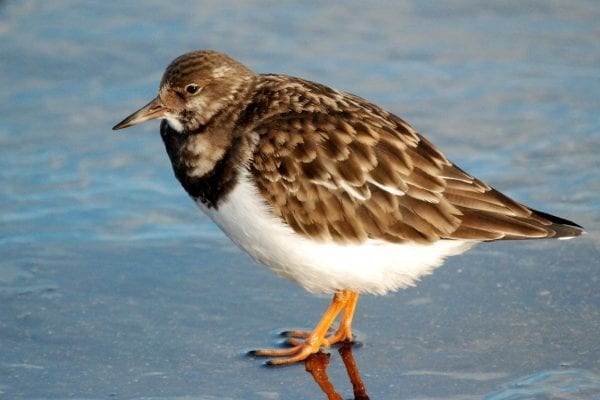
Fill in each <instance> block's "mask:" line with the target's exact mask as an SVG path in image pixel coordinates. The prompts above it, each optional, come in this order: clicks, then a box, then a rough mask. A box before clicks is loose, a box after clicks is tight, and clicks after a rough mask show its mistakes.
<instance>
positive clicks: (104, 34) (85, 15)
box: [0, 0, 600, 400]
mask: <svg viewBox="0 0 600 400" xmlns="http://www.w3.org/2000/svg"><path fill="white" fill-rule="evenodd" d="M598 20H600V6H599V4H598V3H597V2H596V1H592V0H590V1H585V0H580V1H568V2H567V1H564V2H561V1H553V2H547V1H525V2H522V1H504V2H478V1H469V0H457V1H453V2H447V3H439V2H421V1H402V2H386V1H374V2H362V1H345V2H320V1H305V2H297V3H296V2H290V3H286V2H279V1H248V2H243V3H241V2H232V1H222V0H219V1H180V2H177V3H168V2H163V1H144V2H102V1H88V2H79V1H68V0H55V1H52V2H41V1H0V54H1V60H0V118H1V121H2V124H1V125H0V398H6V399H73V398H77V399H105V398H107V399H148V398H152V399H237V398H244V399H307V398H311V399H313V398H314V399H319V398H325V395H324V394H323V393H322V392H321V390H320V388H319V387H318V386H317V385H316V384H315V383H314V381H313V379H312V378H311V376H310V375H308V374H307V373H306V372H305V369H304V366H303V365H295V366H291V367H286V368H278V369H273V368H264V367H262V364H261V363H262V360H257V359H253V358H251V357H246V356H245V355H244V353H245V352H246V351H247V350H250V349H253V348H260V347H269V346H273V345H274V344H276V343H277V341H279V340H280V338H279V337H278V336H277V333H278V332H280V331H283V330H286V329H292V328H310V327H311V325H310V324H312V323H313V322H314V321H316V320H317V318H318V316H319V315H320V314H321V312H322V311H323V310H324V307H325V306H326V304H327V303H328V302H329V298H328V297H319V296H314V295H311V294H309V293H306V292H304V291H303V290H302V289H301V288H300V287H298V286H296V285H295V284H293V283H291V282H288V281H284V280H282V279H279V278H277V277H276V276H274V275H273V274H272V273H271V272H270V271H268V270H267V269H266V268H264V267H261V266H258V265H255V264H254V262H253V261H252V260H250V259H249V258H248V257H247V256H246V255H245V254H243V253H242V252H241V251H240V250H238V249H237V248H236V247H235V246H234V245H233V244H232V243H231V242H230V241H229V240H228V239H227V238H226V237H225V236H224V235H223V234H222V233H221V232H220V231H219V230H218V229H217V228H216V227H215V226H214V225H213V224H212V223H211V222H210V221H209V220H208V219H207V218H206V217H204V216H203V215H202V214H201V213H200V212H199V211H198V210H197V209H196V207H195V205H194V204H193V202H192V201H190V200H189V198H188V197H187V195H186V194H185V192H184V191H183V190H182V189H181V188H180V187H179V184H178V182H177V181H176V180H175V179H174V177H173V175H172V172H171V167H170V163H169V161H168V159H167V156H166V153H165V151H164V148H163V145H162V143H161V140H160V137H159V134H158V123H157V122H154V123H148V124H144V125H142V126H139V127H136V128H134V129H129V130H127V131H124V132H119V133H115V132H113V131H111V127H112V126H113V125H114V124H115V123H117V122H119V121H120V120H121V119H122V118H123V117H125V116H126V115H128V114H129V113H131V112H133V111H134V110H136V109H137V108H139V107H140V106H142V105H143V104H145V103H146V102H147V101H149V100H150V99H151V98H153V97H154V96H155V94H156V90H157V88H158V84H159V81H160V77H161V75H162V72H163V70H164V68H165V66H166V65H167V64H168V63H169V62H170V61H171V60H172V59H173V58H174V57H176V56H178V55H180V54H181V53H184V52H187V51H190V50H194V49H216V50H220V51H223V52H226V53H228V54H230V55H231V56H232V57H234V58H236V59H237V60H239V61H241V62H242V63H244V64H245V65H247V66H248V67H250V68H252V69H253V70H254V71H256V72H276V73H286V74H289V75H296V76H301V77H303V78H306V79H310V80H315V81H319V82H322V83H325V84H327V85H330V86H333V87H336V88H339V89H343V90H346V91H349V92H352V93H355V94H358V95H360V96H362V97H365V98H368V99H370V100H372V101H374V102H376V103H378V104H380V105H382V106H384V107H385V108H387V109H389V110H390V111H392V112H394V113H396V114H397V115H399V116H400V117H402V118H403V119H405V120H407V121H408V122H410V123H411V124H412V125H413V126H414V127H415V128H416V129H417V130H419V131H420V132H422V133H423V134H424V135H425V136H427V137H428V138H429V139H430V140H431V141H433V142H434V143H435V144H437V145H438V146H439V147H441V149H442V150H443V151H444V152H445V153H446V155H447V156H448V157H449V158H450V159H452V160H453V161H455V162H456V163H457V164H458V165H460V166H461V167H462V168H463V169H465V170H467V171H469V172H470V173H472V174H474V175H476V176H478V177H479V178H482V179H483V180H484V181H486V182H488V183H489V184H491V185H493V186H494V187H496V188H497V189H499V190H501V191H503V192H505V193H507V194H509V195H511V196H512V197H514V198H516V199H518V200H519V201H521V202H524V203H525V204H528V205H530V206H532V207H534V208H536V209H541V210H545V211H548V212H551V213H554V214H557V215H560V216H562V217H565V218H568V219H572V220H574V221H576V222H579V223H581V224H582V225H584V226H585V228H586V230H587V232H588V234H587V235H585V236H584V237H581V238H578V239H575V240H571V241H532V242H505V243H493V244H482V245H479V246H477V247H476V248H475V249H474V250H472V251H471V252H469V253H468V254H466V255H463V256H459V257H454V258H451V259H449V260H448V261H447V262H446V264H445V266H444V267H442V268H440V269H438V270H437V271H436V273H435V274H434V275H432V276H430V277H427V278H426V279H424V280H423V281H422V282H421V284H420V285H419V286H417V287H416V288H411V289H408V290H404V291H401V292H398V293H395V294H391V295H388V296H385V297H373V296H364V298H363V299H362V300H361V302H360V304H359V308H358V310H357V315H356V320H355V324H354V326H355V329H356V330H357V333H358V340H359V341H360V343H361V346H359V347H355V348H354V357H355V359H356V362H357V364H358V367H359V369H360V372H361V373H362V378H363V380H364V382H365V385H366V389H367V392H368V394H369V396H370V397H371V398H372V399H399V398H402V399H481V398H486V399H493V400H499V399H511V400H513V399H533V398H535V399H598V398H599V397H600V361H599V360H600V340H599V332H600V291H599V290H598V287H599V283H600V249H599V248H600V235H599V234H598V230H599V226H600V195H599V194H598V193H599V192H600V157H599V156H598V153H599V152H600V120H599V119H598V110H600V69H599V65H600V40H598V38H600V24H598ZM328 372H329V376H330V378H331V381H332V382H333V384H334V386H335V388H336V390H337V391H338V393H340V394H341V395H342V397H343V398H352V396H353V395H352V387H351V386H350V383H349V381H348V378H347V376H346V375H345V371H344V367H343V364H342V362H341V360H340V357H339V355H338V354H337V352H336V351H335V350H333V351H332V352H331V358H330V365H329V368H328Z"/></svg>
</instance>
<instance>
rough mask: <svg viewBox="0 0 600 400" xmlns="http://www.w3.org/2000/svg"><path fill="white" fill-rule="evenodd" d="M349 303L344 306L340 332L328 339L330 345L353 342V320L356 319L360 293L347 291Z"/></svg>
mask: <svg viewBox="0 0 600 400" xmlns="http://www.w3.org/2000/svg"><path fill="white" fill-rule="evenodd" d="M347 293H348V301H347V302H346V305H345V306H344V313H343V314H342V319H341V321H340V326H339V327H338V330H337V331H335V333H334V334H333V335H330V336H328V337H327V338H326V340H327V342H328V343H329V345H332V344H335V343H339V342H343V341H346V340H347V341H352V318H353V317H354V311H355V310H356V303H358V296H359V293H358V292H351V291H349V290H348V291H347Z"/></svg>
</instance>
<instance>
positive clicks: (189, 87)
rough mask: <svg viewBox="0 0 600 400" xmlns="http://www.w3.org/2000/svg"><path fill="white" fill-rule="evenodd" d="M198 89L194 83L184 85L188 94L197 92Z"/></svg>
mask: <svg viewBox="0 0 600 400" xmlns="http://www.w3.org/2000/svg"><path fill="white" fill-rule="evenodd" d="M198 90H200V86H198V85H196V84H195V83H190V84H189V85H187V86H186V87H185V91H186V92H188V93H189V94H196V93H198Z"/></svg>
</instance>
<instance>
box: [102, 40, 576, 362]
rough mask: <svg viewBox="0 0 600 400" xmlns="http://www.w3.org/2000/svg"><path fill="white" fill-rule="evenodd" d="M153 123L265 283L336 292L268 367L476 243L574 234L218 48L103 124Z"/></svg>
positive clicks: (180, 66)
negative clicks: (266, 271) (267, 276)
mask: <svg viewBox="0 0 600 400" xmlns="http://www.w3.org/2000/svg"><path fill="white" fill-rule="evenodd" d="M158 118H160V119H163V121H162V122H161V125H160V133H161V136H162V139H163V141H164V144H165V147H166V150H167V153H168V155H169V158H170V160H171V163H172V165H173V170H174V173H175V176H176V177H177V179H178V180H179V182H180V183H181V185H182V186H183V188H184V189H185V190H186V191H187V193H188V194H189V195H190V196H191V197H192V199H193V200H194V201H195V202H196V204H197V205H198V206H199V207H200V208H201V209H202V211H204V212H205V213H206V214H207V215H208V216H209V217H210V218H212V220H213V221H214V222H215V223H216V224H217V225H219V226H220V227H221V229H222V230H223V231H224V232H225V233H226V234H227V235H228V236H229V237H230V238H231V240H233V241H234V242H235V243H236V244H237V245H239V246H240V247H241V248H242V249H243V250H245V251H246V252H248V253H249V254H250V255H251V256H252V257H253V258H254V259H255V260H256V261H258V262H260V263H263V264H265V265H267V266H268V267H270V268H271V269H272V270H273V271H274V272H275V273H276V274H278V275H280V276H283V277H286V278H289V279H291V280H293V281H295V282H297V283H298V284H300V285H301V286H302V287H304V288H305V289H307V290H308V291H310V292H316V293H332V294H333V301H332V303H331V305H330V306H329V308H328V309H327V310H326V311H325V313H324V315H323V317H322V318H321V320H320V321H319V323H318V324H317V325H316V327H315V329H314V330H313V331H312V332H310V333H309V332H293V333H292V334H291V335H292V336H293V337H292V339H291V342H292V345H293V346H292V347H290V348H287V349H269V350H257V351H256V352H254V354H255V355H260V356H268V357H276V358H275V359H273V360H271V361H270V363H271V364H285V363H292V362H296V361H301V360H304V359H305V358H306V357H308V356H309V355H310V354H312V353H315V352H317V351H318V350H319V349H320V348H321V347H322V346H325V347H327V346H329V345H331V344H334V343H338V342H341V341H346V340H351V339H352V331H351V324H352V317H353V315H354V310H355V307H356V303H357V300H358V297H359V295H360V294H361V293H374V294H384V293H386V292H389V291H394V290H397V289H401V288H406V287H408V286H412V285H414V284H415V282H416V281H417V280H418V279H419V278H421V277H422V276H424V275H427V274H430V273H431V272H432V271H433V269H434V268H436V267H438V266H440V265H441V264H442V263H443V261H444V259H445V258H446V257H447V256H450V255H456V254H460V253H462V252H464V251H466V250H467V249H468V248H470V247H471V246H472V245H473V244H475V243H478V242H482V241H493V240H504V239H542V238H570V237H574V236H578V235H580V234H581V233H582V228H581V227H580V226H579V225H577V224H576V223H574V222H571V221H568V220H566V219H563V218H560V217H556V216H553V215H550V214H547V213H544V212H540V211H536V210H534V209H531V208H528V207H526V206H524V205H522V204H519V203H518V202H515V201H514V200H511V199H510V198H508V197H507V196H505V195H503V194H502V193H500V192H498V191H496V190H495V189H493V188H492V187H490V186H488V185H487V184H485V183H483V182H482V181H480V180H478V179H477V178H475V177H473V176H472V175H470V174H468V173H467V172H465V171H463V170H462V169H460V168H459V167H457V166H456V165H455V164H453V163H452V162H451V161H449V160H448V159H447V158H446V157H445V156H444V154H442V152H441V151H440V150H438V149H437V148H436V147H435V146H434V145H433V144H432V143H431V142H429V141H428V140H427V139H425V138H424V137H423V136H421V135H420V134H419V133H418V132H417V131H416V130H415V129H414V128H413V127H411V126H410V125H409V124H408V123H406V122H405V121H403V120H402V119H400V118H399V117H397V116H396V115H394V114H392V113H390V112H388V111H386V110H384V109H382V108H381V107H379V106H377V105H375V104H373V103H371V102H369V101H367V100H365V99H363V98H361V97H358V96H355V95H353V94H349V93H346V92H343V91H340V90H335V89H332V88H329V87H327V86H324V85H321V84H318V83H314V82H310V81H307V80H304V79H300V78H295V77H291V76H286V75H278V74H255V73H254V72H252V71H251V70H250V69H248V68H246V67H245V66H244V65H242V64H240V63H239V62H237V61H235V60H233V59H232V58H230V57H229V56H227V55H225V54H222V53H219V52H215V51H194V52H190V53H187V54H184V55H182V56H180V57H178V58H176V59H175V60H173V61H172V62H171V64H169V66H168V67H167V69H166V71H165V73H164V75H163V77H162V80H161V82H160V89H159V92H158V96H157V97H156V98H155V99H153V100H152V101H150V102H149V103H148V104H146V105H145V106H144V107H142V108H141V109H139V110H138V111H136V112H134V113H133V114H131V115H130V116H128V117H127V118H125V119H124V120H123V121H121V122H120V123H118V124H117V125H116V126H115V127H114V128H113V129H115V130H116V129H122V128H127V127H129V126H132V125H136V124H139V123H141V122H144V121H148V120H151V119H158ZM339 314H341V318H340V324H339V328H338V329H337V330H336V331H335V332H334V333H332V334H329V332H328V331H329V329H330V327H331V326H332V324H333V322H334V321H335V320H336V318H337V316H338V315H339ZM302 339H303V340H302Z"/></svg>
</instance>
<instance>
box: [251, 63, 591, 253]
mask: <svg viewBox="0 0 600 400" xmlns="http://www.w3.org/2000/svg"><path fill="white" fill-rule="evenodd" d="M263 78H264V81H263V83H262V85H260V88H259V90H258V92H257V93H256V95H255V102H256V104H254V105H252V106H251V109H252V110H258V109H262V110H263V113H262V114H261V113H256V114H257V116H256V118H255V119H254V120H252V123H250V124H249V128H248V129H250V130H252V131H253V132H255V133H256V134H258V141H257V145H256V149H255V152H254V158H253V159H252V161H251V164H250V165H249V168H250V170H251V172H252V173H253V177H254V179H255V181H256V183H257V187H258V190H259V192H260V193H261V194H262V195H263V197H264V199H265V202H266V203H267V204H268V205H269V206H270V207H271V209H272V210H273V212H274V214H275V215H277V216H279V217H280V218H282V219H283V220H284V221H285V222H287V223H288V224H289V226H290V227H292V229H294V230H295V231H296V232H298V233H301V234H303V235H306V236H307V237H310V238H313V239H315V240H323V241H335V242H340V243H350V242H362V241H364V240H366V239H369V238H371V239H381V240H386V241H391V242H398V243H401V242H406V241H414V242H419V243H430V242H433V241H436V240H440V239H466V240H497V239H518V238H539V237H552V236H555V235H556V232H557V231H559V232H565V234H566V232H568V233H570V234H572V233H573V232H579V231H578V230H577V229H576V228H570V229H563V230H560V229H558V230H557V229H555V228H556V227H557V226H558V225H561V221H563V220H560V221H559V220H558V219H554V220H553V219H552V218H549V216H548V215H547V214H543V213H538V212H534V211H532V210H531V209H529V208H527V207H525V206H523V205H521V204H519V203H517V202H515V201H514V200H511V199H510V198H508V197H506V196H505V195H503V194H501V193H500V192H498V191H496V190H494V189H493V188H491V187H489V186H488V185H486V184H485V183H483V182H481V181H479V180H477V179H476V178H474V177H472V176H471V175H469V174H467V173H466V172H464V171H463V170H461V169H460V168H459V167H457V166H455V165H454V164H453V163H452V162H450V161H449V160H448V159H447V158H446V157H445V156H444V155H443V154H442V153H441V152H440V151H439V150H438V149H437V148H436V147H435V146H434V145H433V144H431V143H430V142H429V141H428V140H426V139H425V138H424V137H422V136H421V135H419V134H418V133H417V132H416V131H415V130H414V129H413V128H412V127H411V126H410V125H408V124H407V123H406V122H404V121H403V120H402V119H400V118H398V117H397V116H395V115H393V114H390V113H388V112H386V111H385V110H383V109H381V108H379V107H377V106H376V105H374V104H372V103H369V102H367V101H366V100H363V99H361V98H359V97H357V96H354V95H351V94H347V93H344V92H339V91H336V90H333V89H330V88H328V87H325V86H322V85H318V84H315V83H311V82H308V81H303V80H300V79H296V78H290V77H287V76H274V75H268V76H267V75H265V76H263ZM273 98H276V99H277V100H278V101H277V102H276V103H275V104H273V103H269V101H270V99H273ZM299 99H302V103H301V104H298V101H300V100H299ZM265 109H266V110H265ZM550 217H551V216H550ZM557 221H558V222H557ZM567 222H569V221H567ZM570 224H572V223H570ZM570 226H571V227H573V226H576V225H575V224H573V225H570Z"/></svg>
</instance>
